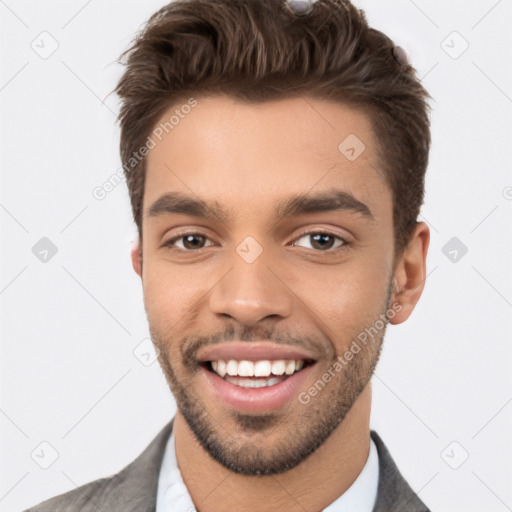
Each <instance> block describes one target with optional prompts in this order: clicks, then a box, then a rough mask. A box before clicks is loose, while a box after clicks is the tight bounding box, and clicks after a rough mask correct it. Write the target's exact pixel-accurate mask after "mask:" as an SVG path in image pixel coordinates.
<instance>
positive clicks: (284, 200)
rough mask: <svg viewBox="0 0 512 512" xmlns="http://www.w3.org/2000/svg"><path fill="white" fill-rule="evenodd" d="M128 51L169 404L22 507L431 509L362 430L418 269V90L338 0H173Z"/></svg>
mask: <svg viewBox="0 0 512 512" xmlns="http://www.w3.org/2000/svg"><path fill="white" fill-rule="evenodd" d="M125 55H127V56H128V59H127V61H126V66H127V68H126V71H125V73H124V75H123V76H122V78H121V80H120V82H119V84H118V86H117V89H116V91H117V93H118V94H119V96H120V97H121V99H122V106H121V112H120V121H121V157H122V160H123V166H124V170H125V173H126V178H127V184H128V188H129V192H130V199H131V205H132V209H133V215H134V220H135V223H136V225H137V228H138V234H139V238H138V243H137V244H136V246H135V247H134V248H133V250H132V254H131V257H132V264H133V268H134V270H135V272H136V273H137V274H138V275H139V276H140V277H141V280H142V286H143V292H144V304H145V309H146V313H147V317H148V322H149V327H150V332H151V338H152V341H153V343H154V345H155V348H156V351H157V353H158V355H159V362H160V364H161V367H162V370H163V372H164V375H165V378H166V379H167V382H168V384H169V386H170V389H171V391H172V394H173V395H174V398H175V400H176V403H177V407H178V411H177V413H176V415H175V417H174V418H173V419H172V420H171V421H170V422H169V423H168V424H167V425H166V426H165V427H164V428H163V429H162V430H161V432H160V433H159V434H158V436H157V437H156V438H155V439H154V440H153V441H152V443H151V444H150V445H149V446H148V448H147V449H146V450H145V451H144V453H143V454H142V455H141V456H140V457H139V458H137V459H136V460H135V461H134V462H133V463H131V464H130V465H129V466H127V467H126V468H124V469H123V470H122V471H120V472H119V473H117V474H116V475H114V476H111V477H107V478H102V479H100V480H97V481H94V482H91V483H89V484H87V485H84V486H82V487H80V488H78V489H75V490H72V491H70V492H68V493H66V494H63V495H61V496H58V497H55V498H53V499H50V500H48V501H46V502H44V503H42V504H40V505H38V506H35V507H34V508H32V509H29V510H31V511H39V512H43V511H50V510H52V511H57V510H61V511H64V510H65V511H74V510H80V511H92V510H102V511H110V510H112V511H113V510H119V511H135V510H137V511H148V512H149V511H155V510H156V511H157V512H165V511H178V512H180V511H181V512H184V511H193V510H197V511H199V512H228V511H236V512H244V511H258V512H261V511H284V512H298V511H305V510H307V511H312V512H313V511H314V512H318V511H322V510H323V511H324V512H340V511H351V512H354V511H368V512H370V511H372V510H373V511H375V512H383V511H403V512H406V511H428V509H427V507H426V506H425V505H424V504H423V503H422V502H421V500H420V499H419V498H418V496H416V494H415V493H414V492H413V491H412V489H411V488H410V486H409V485H408V484H407V482H406V481H405V480H404V478H403V477H402V476H401V474H400V472H399V471H398V469H397V467H396V466H395V464H394V462H393V460H392V458H391V456H390V454H389V452H388V451H387V449H386V447H385V445H384V443H383V441H382V440H381V439H380V437H379V436H378V434H377V433H376V432H374V431H370V427H369V418H370V409H371V382H370V380H371V376H372V374H373V371H374V369H375V367H376V364H377V362H378V359H379V355H380V352H381V348H382V343H383V339H384V333H385V330H386V326H387V324H388V323H392V324H399V323H402V322H404V321H405V320H407V318H408V317H409V316H410V314H411V312H412V310H413V309H414V307H415V305H416V303H417V302H418V300H419V298H420V296H421V293H422V291H423V286H424V282H425V276H426V264H425V261H426V254H427V250H428V245H429V229H428V227H427V225H426V224H425V223H423V222H417V217H418V214H419V210H420V207H421V204H422V202H423V194H424V176H425V171H426V168H427V164H428V152H429V147H430V131H429V118H428V112H427V109H428V105H427V102H426V99H427V98H428V97H430V96H429V95H428V93H427V92H426V91H425V90H424V89H423V87H422V85H421V83H420V82H419V81H418V80H417V79H416V77H415V71H414V69H413V68H412V66H411V65H410V64H409V63H408V62H407V59H406V58H405V57H404V52H400V50H399V49H398V48H395V47H394V45H393V43H392V41H391V40H390V39H389V38H388V37H386V36H385V35H384V34H382V33H381V32H379V31H376V30H374V29H371V28H369V27H368V24H367V22H366V19H365V15H364V13H363V12H362V11H360V10H358V9H356V8H355V7H354V6H353V5H351V4H350V3H349V2H348V1H345V0H318V1H317V2H315V3H314V4H313V3H310V4H309V5H304V2H302V3H301V4H298V3H291V2H288V3H285V2H279V1H275V0H217V1H215V2H211V1H210V0H183V1H176V2H172V3H171V4H169V5H167V6H165V7H163V8H162V9H161V10H160V11H159V12H157V13H155V14H154V15H153V16H152V17H151V19H150V20H149V21H148V23H147V25H146V27H145V29H144V31H143V32H141V33H140V34H139V35H138V37H137V39H136V40H135V42H134V44H133V46H132V47H131V48H130V49H129V50H127V52H125V54H123V56H125Z"/></svg>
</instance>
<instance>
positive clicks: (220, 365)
mask: <svg viewBox="0 0 512 512" xmlns="http://www.w3.org/2000/svg"><path fill="white" fill-rule="evenodd" d="M213 363H217V368H215V367H214V368H213V369H214V370H215V371H216V372H217V373H218V374H219V375H220V376H221V377H224V375H226V361H222V360H220V361H212V366H213Z"/></svg>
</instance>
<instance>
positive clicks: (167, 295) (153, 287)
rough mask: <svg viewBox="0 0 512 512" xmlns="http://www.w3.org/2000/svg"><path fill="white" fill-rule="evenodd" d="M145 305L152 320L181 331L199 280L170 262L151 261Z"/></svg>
mask: <svg viewBox="0 0 512 512" xmlns="http://www.w3.org/2000/svg"><path fill="white" fill-rule="evenodd" d="M143 283H144V304H145V308H146V313H147V315H148V319H149V321H150V323H152V324H153V325H155V326H159V327H160V330H166V331H167V330H171V329H172V330H173V331H174V330H176V331H177V330H179V328H180V324H182V323H183V321H185V320H186V316H187V312H189V311H190V307H191V301H193V300H194V294H195V293H197V291H198V290H197V289H195V286H197V283H195V282H194V281H192V280H191V277H190V274H189V273H187V272H184V271H183V270H180V269H176V268H172V265H170V264H169V263H168V262H167V263H166V262H158V261H157V260H154V261H148V264H146V266H145V271H144V280H143Z"/></svg>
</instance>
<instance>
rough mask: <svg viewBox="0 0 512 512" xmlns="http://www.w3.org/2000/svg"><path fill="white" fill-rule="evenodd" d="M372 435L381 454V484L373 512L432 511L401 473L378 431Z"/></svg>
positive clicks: (372, 432)
mask: <svg viewBox="0 0 512 512" xmlns="http://www.w3.org/2000/svg"><path fill="white" fill-rule="evenodd" d="M370 435H371V438H372V439H373V442H374V443H375V445H376V446H377V452H378V454H379V484H378V490H377V500H376V502H375V507H374V509H373V512H389V511H397V512H430V509H429V508H428V507H427V506H426V505H425V504H424V503H423V502H422V501H421V500H420V498H419V497H418V495H417V494H416V493H415V492H414V491H413V490H412V488H411V486H410V485H409V484H408V483H407V481H406V480H405V478H404V477H403V476H402V474H401V473H400V471H399V469H398V467H397V466H396V464H395V461H394V460H393V458H392V457H391V454H390V453H389V450H388V449H387V447H386V445H385V444H384V442H383V441H382V439H381V438H380V436H379V435H378V434H377V432H375V431H374V430H372V431H371V434H370Z"/></svg>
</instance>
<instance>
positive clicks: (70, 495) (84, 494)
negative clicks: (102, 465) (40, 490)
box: [23, 475, 117, 512]
mask: <svg viewBox="0 0 512 512" xmlns="http://www.w3.org/2000/svg"><path fill="white" fill-rule="evenodd" d="M116 476H117V475H114V476H111V477H106V478H99V479H98V480H94V481H93V482H89V483H87V484H85V485H82V486H80V487H77V488H76V489H73V490H71V491H68V492H66V493H64V494H60V495H59V496H54V497H53V498H50V499H48V500H45V501H43V502H41V503H39V504H38V505H35V506H34V507H31V508H28V509H26V510H24V511H23V512H72V511H76V510H81V511H83V512H92V511H94V512H97V510H98V507H97V506H96V505H95V504H96V502H98V501H100V500H101V497H102V495H104V493H105V492H108V489H109V487H111V485H112V482H114V480H115V478H116Z"/></svg>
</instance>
